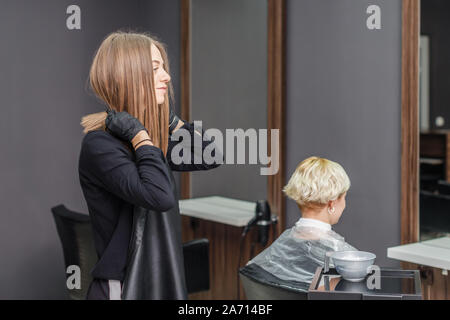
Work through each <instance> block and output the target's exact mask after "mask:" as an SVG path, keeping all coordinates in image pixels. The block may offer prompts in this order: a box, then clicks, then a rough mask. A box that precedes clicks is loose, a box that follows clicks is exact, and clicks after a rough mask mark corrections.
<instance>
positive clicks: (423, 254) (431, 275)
mask: <svg viewBox="0 0 450 320" xmlns="http://www.w3.org/2000/svg"><path fill="white" fill-rule="evenodd" d="M387 256H388V258H391V259H396V260H400V261H402V262H404V263H407V268H414V269H420V270H421V276H422V285H423V290H422V291H423V292H424V298H425V299H450V291H449V290H450V277H449V275H448V270H450V237H442V238H437V239H432V240H426V241H421V242H416V243H410V244H405V245H401V246H396V247H392V248H388V249H387Z"/></svg>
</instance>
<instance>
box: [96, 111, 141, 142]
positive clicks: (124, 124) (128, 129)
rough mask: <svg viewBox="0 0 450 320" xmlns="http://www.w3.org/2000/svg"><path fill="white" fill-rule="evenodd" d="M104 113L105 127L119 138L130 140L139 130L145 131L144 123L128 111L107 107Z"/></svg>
mask: <svg viewBox="0 0 450 320" xmlns="http://www.w3.org/2000/svg"><path fill="white" fill-rule="evenodd" d="M106 113H107V114H108V115H107V116H106V120H105V125H106V128H107V129H108V130H109V131H110V132H111V133H112V134H113V135H114V136H116V137H117V138H119V139H122V140H125V141H130V142H131V140H132V139H133V138H134V137H135V136H136V134H137V133H138V132H139V131H141V130H145V131H147V129H146V128H145V127H144V125H143V124H142V123H141V122H140V121H139V120H138V119H136V118H135V117H133V116H132V115H130V114H129V113H128V112H125V111H122V112H117V111H115V110H111V109H108V110H107V111H106Z"/></svg>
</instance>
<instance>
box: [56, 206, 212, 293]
mask: <svg viewBox="0 0 450 320" xmlns="http://www.w3.org/2000/svg"><path fill="white" fill-rule="evenodd" d="M51 210H52V213H53V217H54V219H55V223H56V229H57V231H58V234H59V237H60V239H61V243H62V247H63V253H64V263H65V266H66V268H67V267H68V266H70V265H77V266H79V267H80V269H81V270H88V271H89V272H81V289H71V290H69V289H67V290H68V293H69V297H70V298H71V299H74V300H81V299H85V298H86V295H87V290H88V289H89V284H90V283H91V281H92V276H91V274H90V271H91V270H92V269H93V268H94V266H95V264H96V263H97V260H98V258H97V253H96V250H95V247H94V240H93V234H92V225H91V219H90V217H89V216H88V215H85V214H82V213H78V212H74V211H71V210H69V209H67V208H66V207H65V206H64V205H58V206H56V207H53V208H52V209H51ZM183 254H184V267H185V275H186V286H187V290H188V293H195V292H199V291H204V290H209V240H208V239H196V240H192V241H189V242H186V243H184V244H183ZM66 276H69V274H67V275H66Z"/></svg>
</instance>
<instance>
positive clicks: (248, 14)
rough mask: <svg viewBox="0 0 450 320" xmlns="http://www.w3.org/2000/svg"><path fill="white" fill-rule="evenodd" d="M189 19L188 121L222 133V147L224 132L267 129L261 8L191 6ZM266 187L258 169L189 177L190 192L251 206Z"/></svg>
mask: <svg viewBox="0 0 450 320" xmlns="http://www.w3.org/2000/svg"><path fill="white" fill-rule="evenodd" d="M191 18H192V32H191V37H192V40H191V50H192V52H191V57H192V58H191V118H192V120H202V122H203V127H204V128H205V129H207V128H217V129H219V130H221V131H222V133H223V135H224V145H225V141H226V139H225V129H233V130H234V129H238V128H242V129H243V130H244V131H245V130H247V129H249V128H254V129H256V130H258V129H260V128H267V4H266V2H265V1H261V0H226V1H225V0H193V1H192V8H191ZM247 144H248V141H247ZM247 150H248V148H247ZM224 152H225V153H226V150H224ZM234 154H235V155H236V151H235V152H234ZM235 161H236V160H235ZM246 163H248V154H247V160H246ZM266 184H267V176H261V175H260V166H259V165H256V164H255V165H248V164H247V165H237V164H235V165H231V164H227V165H222V166H221V167H219V168H217V169H214V170H212V171H207V172H194V173H192V179H191V190H192V196H193V197H201V196H209V195H221V196H225V197H230V198H236V199H242V200H248V201H256V200H258V199H265V198H266V197H267V187H266Z"/></svg>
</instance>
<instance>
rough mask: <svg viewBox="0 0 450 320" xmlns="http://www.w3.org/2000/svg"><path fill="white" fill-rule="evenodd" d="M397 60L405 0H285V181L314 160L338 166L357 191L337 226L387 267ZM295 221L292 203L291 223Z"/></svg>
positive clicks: (396, 166)
mask: <svg viewBox="0 0 450 320" xmlns="http://www.w3.org/2000/svg"><path fill="white" fill-rule="evenodd" d="M370 4H377V5H379V6H380V7H381V11H382V14H381V18H382V29H381V30H376V31H369V30H368V29H367V27H366V18H367V15H366V8H367V7H368V6H369V5H370ZM400 59H401V1H400V0H370V1H367V0H357V1H355V0H339V1H331V0H301V1H299V0H289V1H287V115H286V119H287V134H286V136H287V144H286V145H287V148H286V150H287V163H286V165H287V168H286V181H287V179H288V178H289V177H290V175H291V174H292V172H293V171H294V169H295V167H296V165H297V164H298V163H299V162H300V161H301V160H303V159H305V158H307V157H309V156H313V155H317V156H321V157H326V158H329V159H331V160H334V161H337V162H339V163H340V164H341V165H342V166H343V167H344V168H345V169H346V171H347V173H348V175H349V177H350V180H351V183H352V186H351V189H350V190H349V192H348V196H347V209H346V210H345V211H344V214H343V216H342V219H341V221H340V222H339V224H338V225H337V226H336V227H335V230H336V231H337V232H339V233H340V234H341V235H343V236H344V237H345V238H346V240H347V241H348V242H350V243H351V244H353V245H354V246H356V247H357V248H358V249H360V250H367V251H371V252H374V253H375V254H376V255H377V260H376V262H377V263H378V264H379V265H382V266H384V265H389V266H394V265H398V264H397V263H396V262H394V261H392V260H389V259H387V258H386V252H387V250H386V248H387V247H390V246H395V245H398V244H399V243H400V99H401V97H400V85H401V83H400V80H401V63H400V62H401V60H400ZM299 217H300V213H299V211H298V209H297V207H296V205H295V203H293V202H292V201H287V222H288V226H290V225H292V224H293V223H294V222H295V221H296V220H297V219H299Z"/></svg>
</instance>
